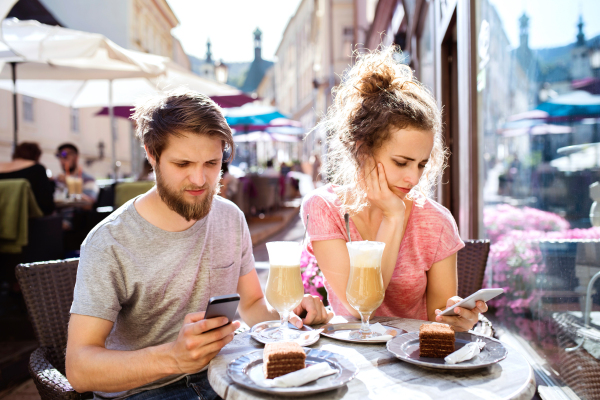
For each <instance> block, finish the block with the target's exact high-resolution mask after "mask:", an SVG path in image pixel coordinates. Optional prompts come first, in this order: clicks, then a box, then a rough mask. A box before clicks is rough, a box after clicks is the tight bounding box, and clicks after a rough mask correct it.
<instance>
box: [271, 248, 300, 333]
mask: <svg viewBox="0 0 600 400" xmlns="http://www.w3.org/2000/svg"><path fill="white" fill-rule="evenodd" d="M267 251H268V253H269V264H270V267H269V278H268V279H267V287H266V290H265V292H266V297H267V301H268V302H269V304H270V305H271V306H272V307H273V308H274V309H276V310H277V312H278V313H279V316H280V318H281V323H280V325H279V327H278V328H271V329H268V330H265V331H263V333H262V334H263V335H264V336H266V337H268V338H270V339H275V340H293V339H296V338H297V337H298V336H300V332H299V331H293V330H290V329H289V327H288V319H289V316H290V312H292V310H293V309H294V308H296V307H297V306H298V305H299V304H300V302H301V301H302V297H303V296H304V285H303V284H302V276H301V273H300V254H301V252H302V246H301V244H300V243H297V242H269V243H267Z"/></svg>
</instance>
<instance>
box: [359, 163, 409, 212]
mask: <svg viewBox="0 0 600 400" xmlns="http://www.w3.org/2000/svg"><path fill="white" fill-rule="evenodd" d="M365 185H366V189H367V198H368V200H369V203H370V204H371V205H374V206H375V207H377V208H379V209H380V210H381V211H382V212H383V215H384V217H387V218H393V217H401V218H404V213H405V212H406V205H405V204H404V201H402V199H401V198H400V197H398V196H397V195H395V194H394V193H393V192H392V191H391V190H390V188H389V187H388V183H387V179H386V176H385V171H384V169H383V164H381V163H377V165H374V162H373V161H371V162H369V163H367V164H366V172H365Z"/></svg>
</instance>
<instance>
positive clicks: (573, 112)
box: [537, 90, 600, 117]
mask: <svg viewBox="0 0 600 400" xmlns="http://www.w3.org/2000/svg"><path fill="white" fill-rule="evenodd" d="M537 108H538V110H542V111H546V112H547V113H548V114H549V115H550V116H551V117H577V116H578V117H583V116H594V115H600V95H593V94H590V93H588V92H586V91H583V90H575V91H573V92H570V93H567V94H564V95H562V96H558V97H555V98H553V99H551V100H550V101H547V102H545V103H542V104H540V105H539V106H538V107H537Z"/></svg>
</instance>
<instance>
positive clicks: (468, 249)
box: [456, 239, 490, 298]
mask: <svg viewBox="0 0 600 400" xmlns="http://www.w3.org/2000/svg"><path fill="white" fill-rule="evenodd" d="M489 252H490V241H489V240H487V239H486V240H465V247H463V248H462V249H460V250H459V251H458V253H457V255H456V256H457V267H458V295H459V296H460V297H462V298H465V297H467V296H469V295H470V294H473V293H474V292H476V291H478V290H479V289H481V287H482V286H483V276H484V274H485V265H486V264H487V259H488V254H489Z"/></svg>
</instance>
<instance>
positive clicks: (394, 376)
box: [208, 316, 536, 400]
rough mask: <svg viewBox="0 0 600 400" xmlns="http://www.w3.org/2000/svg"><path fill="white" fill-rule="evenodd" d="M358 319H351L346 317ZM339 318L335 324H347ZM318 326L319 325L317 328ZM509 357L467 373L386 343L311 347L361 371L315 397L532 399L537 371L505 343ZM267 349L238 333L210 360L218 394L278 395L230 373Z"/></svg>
mask: <svg viewBox="0 0 600 400" xmlns="http://www.w3.org/2000/svg"><path fill="white" fill-rule="evenodd" d="M346 318H347V319H348V320H350V321H353V322H354V319H352V317H346ZM346 318H344V317H340V316H336V317H335V318H334V320H332V321H331V322H330V323H343V322H347V321H346ZM372 322H373V323H375V322H380V323H381V324H385V325H388V326H393V327H395V328H400V329H404V330H406V331H407V332H416V331H418V330H419V326H421V324H422V323H423V321H420V320H414V319H406V318H387V317H376V318H373V319H372ZM313 328H318V326H313ZM503 345H504V347H506V349H507V350H508V356H507V357H506V358H505V359H504V360H502V361H500V362H499V363H496V364H494V365H492V366H489V367H484V368H480V369H477V370H468V371H450V370H439V369H430V368H422V367H419V366H417V365H413V364H409V363H406V362H403V361H401V360H399V359H397V358H396V357H395V356H394V355H393V354H392V353H390V352H388V351H387V349H386V347H385V344H381V343H379V344H375V343H372V344H357V343H353V342H343V341H339V340H335V339H331V338H328V337H325V336H321V338H320V339H319V341H317V342H316V343H315V344H313V345H311V346H308V347H311V348H315V349H322V350H327V351H331V352H334V353H339V354H341V355H343V356H345V357H346V358H348V359H350V360H351V361H352V362H354V364H355V365H356V366H357V367H358V368H359V372H358V375H357V376H356V377H355V378H354V379H353V380H351V381H350V382H349V383H348V384H347V385H346V386H344V387H342V388H339V389H337V390H332V391H328V392H323V393H319V394H313V395H311V396H310V398H311V399H344V400H366V399H392V398H394V399H444V400H450V399H461V400H468V399H485V400H494V399H498V400H499V399H518V400H521V399H531V398H532V397H533V396H534V394H535V389H536V385H535V378H534V374H533V369H532V368H531V366H530V365H529V364H528V362H527V361H526V360H525V358H524V357H523V356H522V355H520V354H519V353H518V352H517V351H516V350H514V349H513V348H511V347H509V346H507V345H506V344H504V343H503ZM263 347H264V345H263V344H262V343H259V342H257V341H256V340H254V339H253V338H252V337H251V336H250V334H249V333H248V332H244V333H241V334H238V335H236V336H235V338H234V339H233V341H232V342H230V343H229V344H228V345H227V346H225V347H224V348H223V349H222V350H221V351H220V353H219V354H218V355H217V356H216V357H215V358H214V359H213V360H212V361H211V363H210V364H209V367H208V380H209V382H210V384H211V386H212V387H213V389H214V390H215V392H217V394H218V395H219V396H221V397H222V398H223V399H225V400H237V399H250V400H252V399H261V400H262V399H276V398H281V397H278V396H273V395H268V394H264V393H260V392H255V391H252V390H249V389H245V388H243V387H241V386H239V385H236V384H234V383H233V381H232V380H231V379H230V378H229V377H228V376H227V365H228V364H229V362H231V361H232V360H234V359H236V358H238V357H240V356H243V355H246V354H248V353H250V352H253V351H255V350H260V349H262V348H263Z"/></svg>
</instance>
